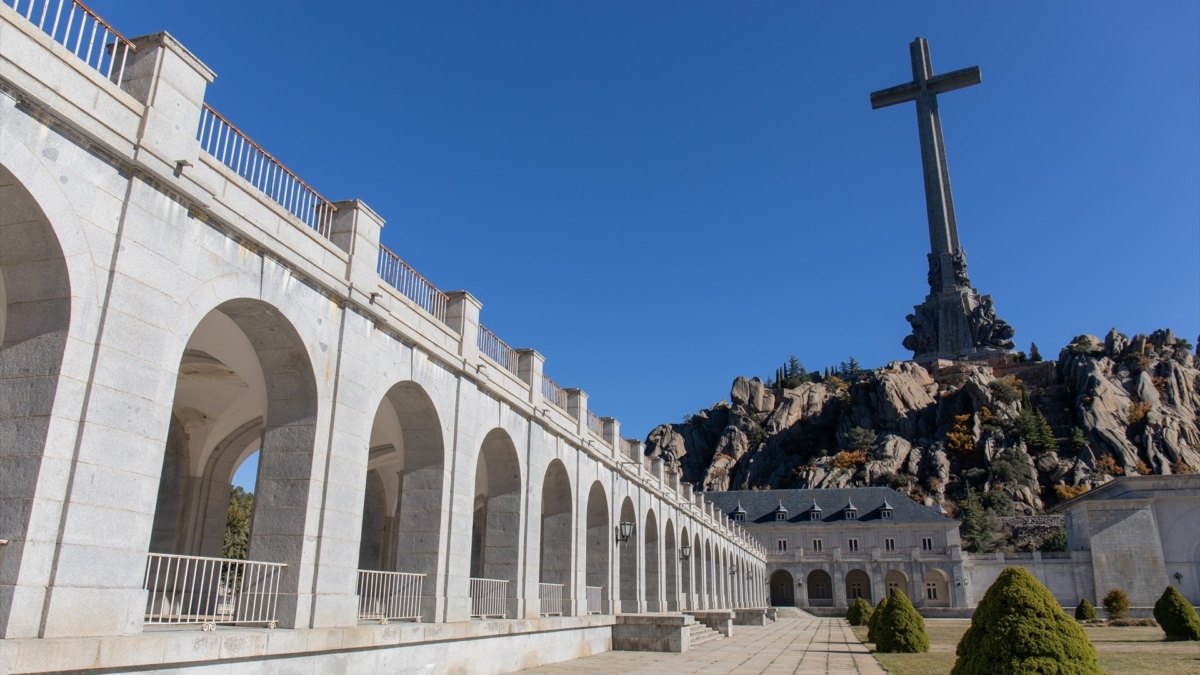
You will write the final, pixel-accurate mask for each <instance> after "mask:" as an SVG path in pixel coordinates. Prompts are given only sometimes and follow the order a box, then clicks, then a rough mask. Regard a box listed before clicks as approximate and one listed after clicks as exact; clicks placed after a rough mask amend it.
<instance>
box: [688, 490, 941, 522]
mask: <svg viewBox="0 0 1200 675" xmlns="http://www.w3.org/2000/svg"><path fill="white" fill-rule="evenodd" d="M702 494H703V495H704V498H705V499H707V500H708V501H710V502H712V503H713V504H714V505H715V506H716V507H717V508H719V509H720V510H721V511H722V512H723V513H725V515H729V514H731V513H733V511H734V510H735V509H737V507H738V505H739V504H740V505H741V507H742V508H743V509H745V510H746V520H745V522H744V523H742V524H743V525H751V524H753V523H764V524H766V523H775V522H778V521H776V520H775V511H776V510H777V509H778V508H779V505H780V504H783V508H785V509H787V512H788V518H787V522H789V523H797V524H811V525H816V524H818V523H844V522H846V520H847V519H846V516H845V510H846V506H847V505H848V504H850V503H853V504H854V507H855V508H856V509H858V517H857V518H855V519H854V520H852V521H850V522H855V521H857V522H871V521H875V520H882V517H881V516H880V515H879V512H880V510H882V509H883V505H884V504H885V503H886V504H887V505H888V506H890V507H891V508H892V517H891V519H890V520H889V521H888V522H889V523H939V524H943V525H946V524H953V523H956V522H958V521H956V520H955V519H953V518H949V517H947V516H943V515H942V514H940V513H938V510H937V509H935V508H930V507H928V506H924V505H921V504H918V503H916V502H914V501H913V500H912V499H910V498H908V497H906V496H904V495H902V494H900V493H899V492H896V491H895V490H893V489H891V488H886V487H862V488H831V489H820V490H734V491H730V492H704V493H702ZM851 498H853V499H851ZM813 504H816V505H817V506H818V507H820V512H821V519H820V520H819V521H814V520H811V519H810V512H811V510H812V507H813Z"/></svg>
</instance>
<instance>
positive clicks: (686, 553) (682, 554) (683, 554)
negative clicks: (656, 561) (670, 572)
mask: <svg viewBox="0 0 1200 675" xmlns="http://www.w3.org/2000/svg"><path fill="white" fill-rule="evenodd" d="M690 557H692V547H691V546H688V545H687V544H684V545H683V546H680V547H679V559H680V560H687V559H688V558H690Z"/></svg>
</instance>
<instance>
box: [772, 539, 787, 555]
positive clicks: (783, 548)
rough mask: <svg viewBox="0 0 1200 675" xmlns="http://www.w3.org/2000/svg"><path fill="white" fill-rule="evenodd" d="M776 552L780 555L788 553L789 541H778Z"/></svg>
mask: <svg viewBox="0 0 1200 675" xmlns="http://www.w3.org/2000/svg"><path fill="white" fill-rule="evenodd" d="M775 550H776V551H778V552H780V553H787V539H780V540H778V541H776V542H775Z"/></svg>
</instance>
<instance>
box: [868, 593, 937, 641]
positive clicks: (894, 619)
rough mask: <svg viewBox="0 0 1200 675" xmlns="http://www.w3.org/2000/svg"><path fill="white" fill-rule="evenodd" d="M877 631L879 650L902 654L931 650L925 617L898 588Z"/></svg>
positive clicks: (889, 601) (890, 599)
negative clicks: (926, 632)
mask: <svg viewBox="0 0 1200 675" xmlns="http://www.w3.org/2000/svg"><path fill="white" fill-rule="evenodd" d="M875 633H876V635H875V637H876V638H877V641H876V642H875V649H877V650H878V651H881V652H887V653H900V654H915V653H917V652H927V651H929V636H928V635H926V634H925V619H922V618H921V615H920V614H917V610H916V609H914V608H913V606H912V603H911V602H909V601H908V597H907V596H906V595H904V591H901V590H900V589H898V588H897V589H895V590H893V591H892V597H891V598H889V599H888V603H887V607H885V608H884V610H883V616H881V617H880V618H879V625H878V626H877V627H876V630H875Z"/></svg>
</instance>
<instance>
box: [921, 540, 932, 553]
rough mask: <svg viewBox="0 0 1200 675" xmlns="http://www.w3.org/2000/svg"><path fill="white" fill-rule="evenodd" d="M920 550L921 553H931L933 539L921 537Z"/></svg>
mask: <svg viewBox="0 0 1200 675" xmlns="http://www.w3.org/2000/svg"><path fill="white" fill-rule="evenodd" d="M921 550H922V551H932V550H933V538H932V537H921Z"/></svg>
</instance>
